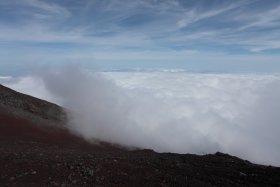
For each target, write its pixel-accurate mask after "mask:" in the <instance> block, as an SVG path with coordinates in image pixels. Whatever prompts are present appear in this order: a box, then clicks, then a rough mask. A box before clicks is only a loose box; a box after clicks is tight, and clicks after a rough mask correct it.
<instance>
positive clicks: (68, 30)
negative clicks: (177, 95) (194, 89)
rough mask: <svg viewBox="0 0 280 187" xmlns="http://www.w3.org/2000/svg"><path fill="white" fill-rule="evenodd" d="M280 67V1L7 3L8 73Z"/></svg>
mask: <svg viewBox="0 0 280 187" xmlns="http://www.w3.org/2000/svg"><path fill="white" fill-rule="evenodd" d="M69 63H79V64H81V65H82V66H85V67H87V68H100V69H101V70H118V69H131V68H132V69H135V68H142V69H153V68H154V69H170V68H172V69H181V68H182V69H186V70H189V71H198V72H208V71H210V72H264V73H267V72H268V73H270V72H279V71H280V1H278V0H266V1H263V0H236V1H232V0H134V1H131V0H79V1H77V0H0V75H2V76H7V75H21V74H28V73H29V72H30V71H32V68H34V67H36V66H40V65H42V64H51V65H63V64H69Z"/></svg>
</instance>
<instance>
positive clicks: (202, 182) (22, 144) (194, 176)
mask: <svg viewBox="0 0 280 187" xmlns="http://www.w3.org/2000/svg"><path fill="white" fill-rule="evenodd" d="M0 103H1V107H2V109H1V110H0V187H2V186H31V187H32V186H34V187H37V186H191V187H192V186H280V168H278V167H271V166H262V165H256V164H253V163H250V162H249V161H245V160H242V159H239V158H237V157H233V156H231V155H228V154H223V153H216V154H209V155H203V156H198V155H192V154H173V153H156V152H154V151H152V150H141V149H139V150H130V151H129V150H127V149H124V148H121V147H119V146H116V145H112V144H109V143H104V142H98V143H96V142H95V143H89V142H87V141H85V140H84V139H83V138H81V137H78V136H75V135H73V134H71V132H69V131H68V130H67V129H66V128H57V127H60V124H62V123H63V122H64V123H65V120H63V119H64V118H65V117H64V118H61V116H63V115H65V113H64V112H63V109H62V108H60V107H59V106H57V105H55V104H51V103H49V102H46V101H42V100H39V99H36V98H34V97H30V96H27V95H23V94H20V93H17V92H15V91H12V90H10V89H8V88H5V87H3V86H1V87H0ZM7 108H8V109H7ZM7 111H8V112H7ZM29 117H31V118H34V119H36V120H33V119H29ZM38 119H43V120H38ZM42 121H43V123H45V124H46V123H47V122H48V121H49V122H50V123H52V124H55V125H41V123H42ZM64 126H66V124H64Z"/></svg>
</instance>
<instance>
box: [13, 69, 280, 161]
mask: <svg viewBox="0 0 280 187" xmlns="http://www.w3.org/2000/svg"><path fill="white" fill-rule="evenodd" d="M171 72H172V71H171ZM19 80H20V81H18V82H17V83H16V84H8V85H10V86H11V85H14V86H12V87H13V88H15V89H18V90H20V91H25V93H30V94H33V95H35V96H38V95H39V96H40V95H42V93H48V91H49V92H50V93H51V97H50V98H55V99H56V100H58V101H59V102H61V104H63V105H64V106H65V107H67V108H69V109H71V110H72V111H73V112H74V117H75V118H74V119H73V121H72V122H71V123H70V125H71V128H72V130H75V131H76V132H78V133H80V134H82V135H84V136H85V137H87V138H93V137H94V138H100V139H102V140H105V141H111V142H114V143H120V144H124V145H128V146H138V147H144V148H152V149H155V150H157V151H170V152H178V153H197V154H203V153H213V152H216V151H223V152H227V153H230V154H233V155H236V156H239V157H242V158H245V159H248V160H250V161H254V162H258V163H265V164H274V165H280V162H279V159H278V158H279V157H280V151H279V149H278V147H279V144H280V138H279V135H278V133H277V132H279V131H280V126H279V123H280V117H279V115H278V112H279V110H280V103H279V95H280V84H279V81H280V76H279V75H256V74H242V75H241V74H192V73H185V72H183V73H182V72H176V73H170V72H146V73H144V72H142V73H141V72H138V73H135V72H134V73H132V72H126V73H124V72H119V73H117V72H108V73H94V74H89V73H86V72H84V71H82V70H79V69H78V68H76V67H71V68H69V67H68V68H66V69H64V70H61V71H56V72H49V73H46V74H45V75H43V77H42V79H41V80H43V81H44V82H43V83H45V86H46V87H45V86H44V84H42V82H41V81H38V78H32V77H26V78H22V79H19ZM34 80H36V81H34ZM15 85H16V86H15ZM45 88H47V89H48V91H46V90H45ZM36 90H37V91H36ZM38 90H41V91H39V92H38ZM43 95H44V94H43ZM44 97H45V98H47V97H46V96H44Z"/></svg>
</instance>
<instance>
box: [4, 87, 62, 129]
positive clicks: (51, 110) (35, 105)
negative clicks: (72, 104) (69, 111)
mask: <svg viewBox="0 0 280 187" xmlns="http://www.w3.org/2000/svg"><path fill="white" fill-rule="evenodd" d="M0 112H2V113H3V112H5V113H11V114H13V115H15V116H18V117H23V118H27V119H29V120H32V121H34V122H37V123H36V124H38V123H40V124H47V125H57V126H63V125H64V124H66V120H67V119H66V118H67V115H66V112H65V111H64V109H63V108H61V107H60V106H58V105H56V104H53V103H50V102H47V101H44V100H41V99H37V98H35V97H32V96H29V95H25V94H21V93H18V92H16V91H14V90H12V89H9V88H7V87H5V86H2V85H1V84H0Z"/></svg>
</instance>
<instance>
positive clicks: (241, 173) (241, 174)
mask: <svg viewBox="0 0 280 187" xmlns="http://www.w3.org/2000/svg"><path fill="white" fill-rule="evenodd" d="M239 175H240V176H243V177H246V176H247V174H245V173H243V172H241V171H240V172H239Z"/></svg>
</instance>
